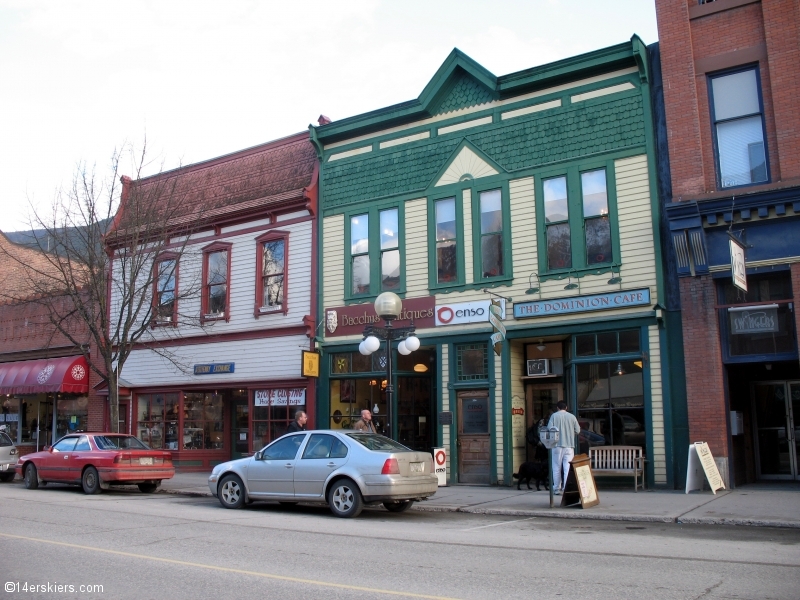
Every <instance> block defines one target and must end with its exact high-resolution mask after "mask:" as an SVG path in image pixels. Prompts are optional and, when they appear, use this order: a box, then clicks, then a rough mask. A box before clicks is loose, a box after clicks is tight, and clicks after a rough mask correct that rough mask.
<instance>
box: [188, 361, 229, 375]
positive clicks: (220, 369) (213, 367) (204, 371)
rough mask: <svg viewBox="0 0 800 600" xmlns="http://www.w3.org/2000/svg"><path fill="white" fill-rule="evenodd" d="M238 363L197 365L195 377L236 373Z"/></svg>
mask: <svg viewBox="0 0 800 600" xmlns="http://www.w3.org/2000/svg"><path fill="white" fill-rule="evenodd" d="M235 366H236V363H209V364H205V365H195V366H194V374H195V375H222V374H226V375H227V374H228V373H233V372H234V367H235Z"/></svg>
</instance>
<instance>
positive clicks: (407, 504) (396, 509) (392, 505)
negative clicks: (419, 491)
mask: <svg viewBox="0 0 800 600" xmlns="http://www.w3.org/2000/svg"><path fill="white" fill-rule="evenodd" d="M383 505H384V506H385V507H386V510H388V511H389V512H393V513H401V512H406V511H407V510H408V509H409V508H411V507H412V506H414V501H413V500H401V501H400V502H384V503H383Z"/></svg>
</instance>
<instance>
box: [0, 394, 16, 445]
mask: <svg viewBox="0 0 800 600" xmlns="http://www.w3.org/2000/svg"><path fill="white" fill-rule="evenodd" d="M19 422H20V419H19V399H18V398H6V399H5V400H3V404H2V412H0V430H2V431H5V432H6V434H8V437H10V438H11V439H12V440H14V442H15V443H16V442H18V440H19Z"/></svg>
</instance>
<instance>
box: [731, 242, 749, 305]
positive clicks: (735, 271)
mask: <svg viewBox="0 0 800 600" xmlns="http://www.w3.org/2000/svg"><path fill="white" fill-rule="evenodd" d="M728 243H729V244H730V248H731V275H732V276H733V285H735V286H736V287H737V288H739V289H740V290H742V291H743V292H745V293H747V268H746V261H745V258H744V245H742V243H741V242H740V241H739V240H737V239H734V238H733V237H731V238H730V239H729V240H728Z"/></svg>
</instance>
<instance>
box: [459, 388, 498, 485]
mask: <svg viewBox="0 0 800 600" xmlns="http://www.w3.org/2000/svg"><path fill="white" fill-rule="evenodd" d="M470 398H486V402H487V404H488V406H487V412H488V415H487V418H488V421H489V423H488V429H489V431H488V432H487V433H486V434H485V435H486V437H487V438H488V440H489V458H488V460H487V464H488V468H489V474H488V479H487V481H486V485H491V483H492V477H493V475H494V474H493V470H492V444H493V437H494V434H493V431H492V429H493V427H492V422H493V421H492V410H493V404H492V393H491V390H490V389H488V388H476V389H471V390H458V391H457V392H456V407H457V414H456V422H455V426H456V436H455V437H456V447H457V448H458V458H457V460H456V473H457V480H458V483H464V482H463V481H462V480H461V476H462V468H461V464H462V463H461V461H462V460H463V459H464V452H463V451H462V449H461V448H462V446H461V436H462V433H461V425H462V422H463V421H462V420H463V418H464V415H463V412H464V411H462V410H461V400H463V399H470ZM467 435H470V434H467ZM477 435H484V434H477ZM467 483H472V482H467ZM479 485H480V484H479Z"/></svg>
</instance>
